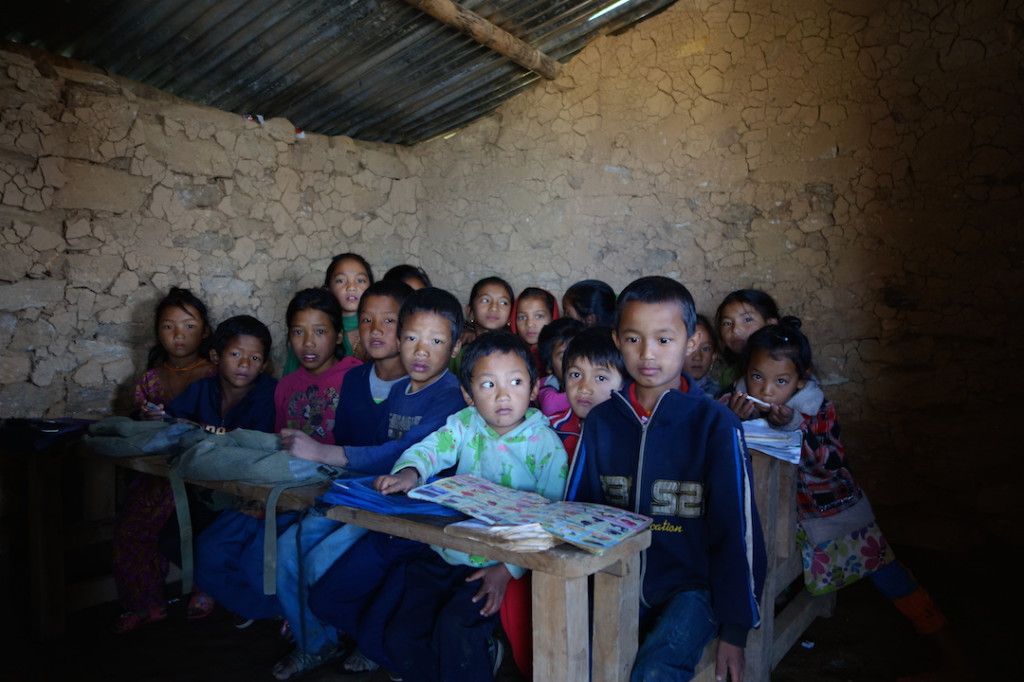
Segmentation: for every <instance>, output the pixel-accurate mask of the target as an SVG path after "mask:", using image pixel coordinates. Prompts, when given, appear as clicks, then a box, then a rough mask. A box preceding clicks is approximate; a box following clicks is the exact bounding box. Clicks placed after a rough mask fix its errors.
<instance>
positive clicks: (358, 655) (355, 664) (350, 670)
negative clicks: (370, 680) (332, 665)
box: [338, 649, 380, 675]
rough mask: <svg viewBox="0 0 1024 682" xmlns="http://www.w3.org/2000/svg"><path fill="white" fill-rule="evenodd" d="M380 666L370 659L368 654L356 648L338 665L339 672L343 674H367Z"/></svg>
mask: <svg viewBox="0 0 1024 682" xmlns="http://www.w3.org/2000/svg"><path fill="white" fill-rule="evenodd" d="M379 667H380V666H379V665H377V664H376V663H375V662H374V661H371V660H370V659H368V658H367V657H366V654H364V653H363V652H362V651H360V650H359V649H356V650H355V651H353V652H352V653H351V654H349V656H348V658H346V659H345V660H344V661H343V662H342V664H341V665H339V666H338V672H340V673H341V674H342V675H365V674H366V673H372V672H373V671H374V670H377V669H378V668H379Z"/></svg>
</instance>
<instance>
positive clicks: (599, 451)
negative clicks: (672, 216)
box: [566, 277, 766, 682]
mask: <svg viewBox="0 0 1024 682" xmlns="http://www.w3.org/2000/svg"><path fill="white" fill-rule="evenodd" d="M695 323H696V313H695V311H694V305H693V298H692V297H691V296H690V293H689V291H687V290H686V287H684V286H683V285H682V284H679V283H678V282H676V281H674V280H672V279H669V278H667V277H644V278H641V279H638V280H636V281H634V282H633V283H632V284H630V285H629V286H627V287H626V289H625V290H623V292H622V293H621V294H620V296H619V299H618V305H617V309H616V320H615V329H614V340H615V344H616V345H617V346H618V347H619V350H621V351H622V356H623V360H624V362H625V366H626V369H627V371H628V372H629V375H630V376H631V377H632V381H630V382H628V383H627V384H626V386H625V387H624V388H623V389H622V390H621V391H616V392H614V393H613V394H612V397H611V399H610V400H608V401H606V402H604V403H602V404H600V405H596V406H595V407H594V408H593V409H592V410H591V411H590V414H589V415H588V417H587V420H586V425H585V427H584V429H583V434H582V436H581V438H580V444H579V447H578V449H577V451H576V457H575V460H574V461H573V470H572V472H571V474H570V476H569V484H568V487H567V493H566V497H567V499H570V500H578V501H583V502H599V503H602V504H608V505H612V506H616V507H621V508H624V509H630V510H632V511H635V512H639V513H641V514H646V515H648V516H651V517H653V518H654V523H653V524H652V525H651V530H652V539H651V546H650V548H649V549H647V550H645V552H644V557H643V561H644V573H643V582H642V585H641V593H640V612H641V613H640V615H641V632H643V633H646V636H645V637H644V639H643V641H642V642H641V645H640V649H639V651H638V652H637V656H636V661H635V663H634V666H633V671H632V675H631V678H630V679H631V680H632V681H633V682H640V681H641V680H647V679H663V678H665V679H676V680H689V679H692V677H693V674H694V667H695V666H696V664H697V662H698V661H699V660H700V657H701V653H702V652H703V649H704V647H705V645H707V644H708V642H710V641H711V640H712V639H713V638H715V637H716V636H717V637H718V639H719V643H718V653H717V662H716V667H715V676H716V679H719V680H725V679H726V678H727V676H729V677H730V678H731V679H732V680H733V682H741V681H742V679H743V672H744V655H743V648H744V646H745V645H746V637H747V631H748V630H749V629H750V628H752V627H756V626H757V625H758V623H759V620H760V614H759V611H758V599H759V596H760V592H761V587H762V586H763V583H764V573H765V563H766V560H765V550H764V539H763V537H762V535H761V525H760V522H759V520H758V516H757V510H756V508H755V506H754V496H753V486H752V475H751V468H750V455H749V453H748V452H747V448H746V445H745V443H744V441H743V435H742V429H741V426H740V423H739V420H738V419H737V418H736V416H735V415H733V414H731V413H730V411H729V410H728V409H722V408H723V407H724V406H723V405H718V404H716V403H715V402H714V401H711V400H707V399H705V398H704V394H703V391H701V390H700V389H699V388H697V387H696V385H695V382H694V381H693V379H692V378H691V377H689V376H688V375H686V374H684V373H683V367H684V365H685V362H686V358H687V357H688V356H689V355H690V354H691V353H692V352H693V350H694V348H695V346H696V342H697V340H698V338H699V337H697V336H695V335H694V328H695Z"/></svg>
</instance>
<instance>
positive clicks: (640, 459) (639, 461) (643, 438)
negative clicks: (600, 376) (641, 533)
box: [612, 389, 671, 608]
mask: <svg viewBox="0 0 1024 682" xmlns="http://www.w3.org/2000/svg"><path fill="white" fill-rule="evenodd" d="M670 390H671V389H670ZM666 393H668V391H665V393H662V394H661V395H660V396H658V402H656V403H654V408H653V409H652V410H651V416H650V417H648V418H647V421H646V422H644V420H643V419H641V418H640V415H638V414H637V413H636V410H634V409H633V404H632V403H631V402H630V400H629V398H627V397H626V396H624V395H623V393H622V392H621V391H619V392H617V393H613V394H612V395H617V396H618V397H619V399H620V400H622V401H623V402H624V403H625V404H626V409H627V410H629V413H630V414H631V415H633V418H634V419H636V421H637V423H638V424H639V425H640V451H639V453H638V454H637V458H636V483H635V484H634V486H633V490H634V495H633V497H634V500H633V511H634V512H636V513H637V514H641V513H643V512H641V511H640V484H641V482H642V476H641V472H642V471H643V468H644V452H645V449H646V447H647V427H648V426H649V425H650V423H651V422H652V421H653V420H654V414H655V413H656V412H657V411H658V406H659V405H661V401H662V400H663V399H664V398H665V394H666ZM651 532H652V533H653V532H654V531H651ZM646 577H647V550H646V549H645V550H643V551H642V552H640V603H641V604H643V605H644V606H645V607H647V608H651V605H650V604H649V603H648V602H647V596H646V595H645V594H644V580H645V578H646Z"/></svg>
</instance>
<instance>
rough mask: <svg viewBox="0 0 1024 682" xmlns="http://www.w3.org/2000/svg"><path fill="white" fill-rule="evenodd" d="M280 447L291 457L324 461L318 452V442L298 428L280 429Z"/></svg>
mask: <svg viewBox="0 0 1024 682" xmlns="http://www.w3.org/2000/svg"><path fill="white" fill-rule="evenodd" d="M281 449H282V450H287V451H288V452H289V454H291V456H292V457H297V458H298V459H308V460H309V461H311V462H323V461H324V460H323V458H322V456H321V453H320V443H318V442H316V441H315V440H313V439H312V438H311V437H310V436H309V435H307V434H306V433H304V432H302V431H300V430H299V429H281Z"/></svg>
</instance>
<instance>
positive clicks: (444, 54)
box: [0, 0, 675, 144]
mask: <svg viewBox="0 0 1024 682" xmlns="http://www.w3.org/2000/svg"><path fill="white" fill-rule="evenodd" d="M615 2H616V0H505V1H501V0H463V2H461V3H459V4H461V5H462V7H464V8H465V9H468V10H471V11H473V12H475V13H477V14H479V15H480V16H482V17H483V18H484V19H487V20H488V21H490V22H492V23H493V24H495V25H497V26H499V27H500V28H502V29H504V30H505V31H507V32H509V33H510V34H512V35H514V36H515V37H517V38H519V39H520V40H522V41H523V42H525V43H527V44H529V45H531V46H533V47H534V48H536V49H538V50H540V51H541V52H543V53H545V54H546V55H547V56H549V57H551V58H553V59H556V60H558V61H560V62H563V63H564V62H566V61H568V60H569V58H570V57H571V56H572V55H573V54H575V53H576V52H578V51H579V50H580V49H582V47H583V46H584V45H586V43H587V42H589V41H590V40H593V39H594V38H596V37H598V36H600V35H603V34H606V33H609V32H613V31H617V30H621V29H622V28H624V27H626V26H629V25H632V24H633V23H635V22H637V21H639V20H640V19H642V18H644V17H647V16H649V15H650V14H652V13H654V12H657V11H659V10H661V9H663V8H664V7H667V6H668V5H670V4H672V3H673V2H675V0H628V1H627V2H625V3H623V4H622V5H621V6H620V7H618V8H616V9H614V10H612V11H611V12H608V13H607V14H605V15H603V16H601V17H600V18H597V19H594V20H589V21H588V19H589V18H590V17H592V16H593V15H594V14H595V13H597V12H599V11H600V10H601V9H603V8H606V7H608V6H610V5H613V4H615ZM0 21H2V22H3V23H2V25H3V28H2V32H0V35H2V37H3V38H4V39H5V40H9V41H12V42H19V43H25V44H29V45H33V46H35V47H39V48H42V49H44V50H47V51H50V52H54V53H57V54H60V55H63V56H66V57H71V58H73V59H78V60H81V61H84V62H87V63H89V64H92V65H94V66H97V67H99V68H102V69H106V70H109V71H111V72H113V73H116V74H118V75H121V76H124V77H126V78H130V79H132V80H135V81H138V82H141V83H145V84H146V85H150V86H153V87H156V88H159V89H161V90H164V91H166V92H169V93H172V94H175V95H178V96H180V97H183V98H186V99H189V100H192V101H195V102H200V103H202V104H208V105H210V106H214V107H218V108H220V109H224V110H226V111H232V112H236V113H239V114H247V113H248V114H261V115H263V116H265V117H267V118H270V117H274V116H283V117H286V118H288V119H289V120H290V121H292V122H293V123H294V124H295V125H297V126H300V127H302V128H303V129H305V130H309V131H312V132H317V133H323V134H327V135H347V136H350V137H354V138H358V139H362V140H375V141H383V142H392V143H398V144H415V143H416V142H420V141H422V140H426V139H429V138H431V137H434V136H436V135H439V134H443V133H446V132H448V131H451V130H455V129H457V128H459V127H461V126H464V125H466V124H467V123H470V122H471V121H473V120H475V119H477V118H480V117H481V116H484V115H486V114H487V113H489V112H490V111H492V110H493V109H494V108H495V107H496V106H498V104H500V103H501V102H502V101H504V100H505V99H507V98H509V97H512V96H513V95H515V94H516V93H518V92H521V91H522V90H523V89H524V88H527V87H529V86H530V85H531V84H532V83H534V82H536V80H537V79H538V78H540V76H538V75H537V74H536V73H534V72H532V71H530V70H528V69H526V68H524V67H522V66H520V65H519V64H517V63H516V62H514V61H512V60H511V59H509V58H507V57H504V56H502V55H500V54H498V53H496V52H494V51H492V50H491V49H489V48H487V47H484V46H483V45H481V44H479V43H478V42H476V41H474V40H473V39H472V38H470V37H469V36H467V35H465V34H463V33H461V32H460V31H458V30H456V29H455V28H452V27H450V26H448V25H446V24H444V23H442V22H440V21H438V20H436V19H434V18H432V17H431V16H429V15H427V14H425V13H424V12H423V11H421V10H419V9H417V8H416V7H413V6H411V5H410V4H409V3H407V2H405V1H404V0H333V1H332V0H37V1H35V2H27V3H19V4H17V5H15V6H14V7H10V8H7V9H5V10H4V17H2V18H0Z"/></svg>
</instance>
